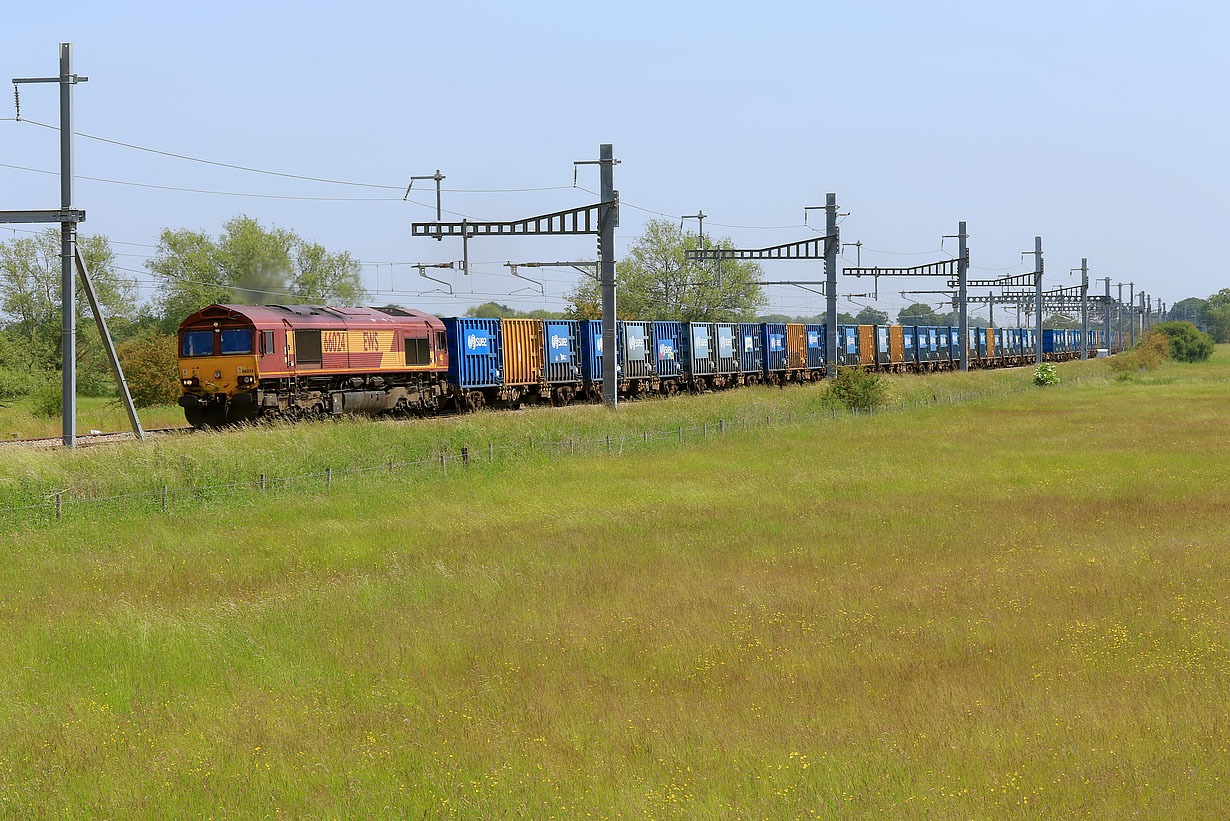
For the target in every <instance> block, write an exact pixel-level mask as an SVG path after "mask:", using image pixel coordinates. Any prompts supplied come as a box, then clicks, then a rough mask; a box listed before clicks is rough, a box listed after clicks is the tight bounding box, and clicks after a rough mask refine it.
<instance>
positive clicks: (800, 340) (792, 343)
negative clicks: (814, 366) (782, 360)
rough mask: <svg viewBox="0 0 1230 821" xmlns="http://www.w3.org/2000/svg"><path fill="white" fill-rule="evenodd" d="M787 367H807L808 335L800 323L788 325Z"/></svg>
mask: <svg viewBox="0 0 1230 821" xmlns="http://www.w3.org/2000/svg"><path fill="white" fill-rule="evenodd" d="M786 367H787V368H806V367H807V333H806V332H805V329H804V326H803V324H802V323H800V322H789V323H787V324H786Z"/></svg>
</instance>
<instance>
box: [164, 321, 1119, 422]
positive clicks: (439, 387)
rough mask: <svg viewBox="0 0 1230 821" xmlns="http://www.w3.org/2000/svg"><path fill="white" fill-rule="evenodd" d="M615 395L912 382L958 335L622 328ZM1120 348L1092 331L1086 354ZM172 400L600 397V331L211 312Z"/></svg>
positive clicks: (254, 413) (274, 404) (949, 330)
mask: <svg viewBox="0 0 1230 821" xmlns="http://www.w3.org/2000/svg"><path fill="white" fill-rule="evenodd" d="M1035 333H1036V332H1035V331H1034V330H1032V329H1028V328H970V329H969V360H970V367H971V368H994V367H1010V366H1014V365H1027V364H1031V363H1032V362H1033V361H1034V352H1033V351H1034V341H1035ZM616 339H617V343H618V344H617V348H618V350H617V351H615V355H616V357H617V360H616V367H617V373H618V380H619V384H618V388H619V394H620V396H621V397H627V398H633V397H639V396H651V395H661V396H670V395H673V394H675V393H679V392H690V393H700V392H704V391H710V390H720V389H723V388H731V387H736V386H740V385H761V384H764V385H786V384H789V383H801V382H814V381H817V380H819V379H822V378H823V377H824V375H825V373H826V371H827V369H828V368H829V367H862V368H868V369H871V370H878V371H885V372H911V371H913V372H922V371H937V370H946V369H952V368H955V367H957V364H958V362H959V357H960V332H959V330H958V329H957V328H954V327H947V326H943V327H932V326H916V325H838V326H837V350H836V351H833V352H832V355H830V354H829V351H828V350H827V348H828V329H827V327H826V326H824V325H808V324H802V323H771V322H770V323H747V322H650V321H632V320H628V321H623V320H621V321H620V322H619V323H618V324H617V327H616ZM1123 342H1124V340H1123V339H1122V338H1121V337H1120V336H1119V335H1117V334H1115V333H1114V332H1111V333H1109V334H1108V333H1106V332H1104V331H1091V332H1090V337H1089V347H1090V348H1091V349H1098V348H1104V349H1107V350H1108V352H1110V353H1114V352H1116V351H1118V350H1121V349H1122V348H1123V347H1124V345H1123ZM178 344H179V377H180V384H181V385H182V387H183V394H182V396H181V397H180V399H179V404H180V406H181V407H183V409H184V414H185V416H186V417H187V419H188V422H189V423H190V424H191V425H193V426H194V427H218V426H221V425H225V424H230V423H237V422H246V421H253V420H256V419H300V418H306V417H326V416H336V415H342V414H364V415H377V414H384V413H397V414H412V415H431V414H435V413H439V412H442V411H446V410H476V409H478V408H482V407H484V406H505V407H518V406H520V405H522V404H536V403H549V404H553V405H566V404H568V403H569V402H573V401H598V399H599V398H600V397H601V393H602V357H603V350H602V322H601V321H600V320H566V319H546V320H539V319H482V318H472V317H451V318H444V319H441V318H438V317H435V316H432V315H430V314H426V313H423V312H421V311H414V310H407V309H402V308H394V307H385V308H338V307H327V306H323V305H258V306H253V305H210V306H209V307H207V308H205V309H203V310H201V311H198V312H197V313H195V314H193V315H192V316H190V317H188V318H187V319H186V320H184V322H183V323H182V324H181V325H180V329H179V337H178ZM1042 350H1043V352H1044V356H1045V358H1046V359H1047V360H1052V361H1054V360H1064V359H1073V358H1076V357H1079V356H1080V332H1079V331H1073V330H1044V331H1043V332H1042Z"/></svg>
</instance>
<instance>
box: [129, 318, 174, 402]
mask: <svg viewBox="0 0 1230 821" xmlns="http://www.w3.org/2000/svg"><path fill="white" fill-rule="evenodd" d="M118 354H119V357H120V365H121V366H122V367H123V368H124V380H125V381H126V382H128V390H129V391H131V392H132V401H133V403H134V404H135V405H136V406H137V407H138V408H148V407H151V406H153V405H172V404H174V403H175V400H176V399H178V398H179V395H180V384H179V360H178V358H177V357H176V348H175V337H174V336H171V335H170V334H161V333H157V332H156V331H150V332H146V333H141V334H138V335H137V336H134V337H133V338H132V339H129V340H126V341H124V342H123V343H121V344H120V346H119V349H118Z"/></svg>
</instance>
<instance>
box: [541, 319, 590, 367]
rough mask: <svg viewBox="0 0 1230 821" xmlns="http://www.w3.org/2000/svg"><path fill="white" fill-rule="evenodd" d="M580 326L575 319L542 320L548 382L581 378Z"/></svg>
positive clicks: (544, 358) (544, 359)
mask: <svg viewBox="0 0 1230 821" xmlns="http://www.w3.org/2000/svg"><path fill="white" fill-rule="evenodd" d="M579 330H580V326H579V325H578V324H577V321H576V320H575V319H547V320H544V321H543V327H542V346H543V353H544V354H545V355H544V357H543V361H544V362H546V363H547V366H546V368H544V369H543V370H544V372H545V373H546V375H547V381H548V382H576V381H578V380H579V379H580V378H581V339H580V337H579V336H578V333H579Z"/></svg>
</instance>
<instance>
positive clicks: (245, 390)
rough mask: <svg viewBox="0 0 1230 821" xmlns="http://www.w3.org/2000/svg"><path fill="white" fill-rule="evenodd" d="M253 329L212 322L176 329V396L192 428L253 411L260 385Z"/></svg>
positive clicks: (244, 416) (240, 417)
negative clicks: (179, 389)
mask: <svg viewBox="0 0 1230 821" xmlns="http://www.w3.org/2000/svg"><path fill="white" fill-rule="evenodd" d="M255 336H256V334H255V329H254V328H253V327H252V326H251V325H238V324H235V323H233V322H232V323H221V322H217V321H215V322H211V323H207V324H206V323H202V324H199V325H193V326H189V327H183V328H180V331H179V383H180V386H181V387H182V389H183V395H182V396H180V398H179V404H180V407H182V408H183V409H184V415H185V416H186V417H187V419H188V422H189V423H190V424H191V425H193V426H194V427H206V426H209V427H216V426H218V425H222V424H225V423H227V422H237V421H242V420H244V419H247V418H251V417H252V416H254V415H255V413H256V408H257V396H256V386H257V384H258V382H259V381H260V374H259V372H258V370H257V360H256V353H255V350H256V349H255V346H254V345H255Z"/></svg>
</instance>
